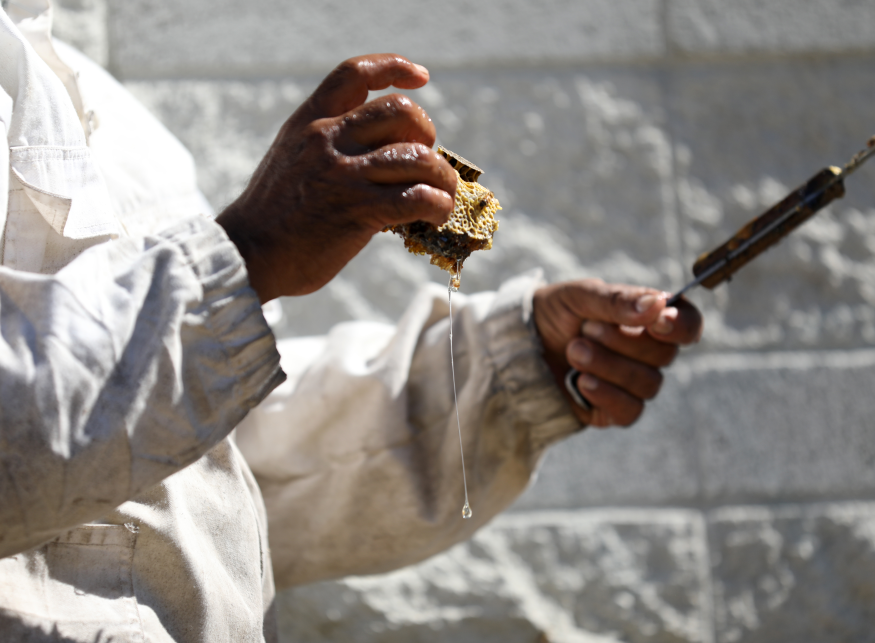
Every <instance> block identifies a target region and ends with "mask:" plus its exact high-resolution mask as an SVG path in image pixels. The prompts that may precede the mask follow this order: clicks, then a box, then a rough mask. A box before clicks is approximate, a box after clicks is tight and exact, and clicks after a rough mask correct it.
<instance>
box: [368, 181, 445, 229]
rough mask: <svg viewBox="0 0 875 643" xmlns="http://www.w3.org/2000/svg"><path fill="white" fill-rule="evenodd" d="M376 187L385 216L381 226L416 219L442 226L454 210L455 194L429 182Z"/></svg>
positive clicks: (380, 207) (380, 208)
mask: <svg viewBox="0 0 875 643" xmlns="http://www.w3.org/2000/svg"><path fill="white" fill-rule="evenodd" d="M375 188H376V189H377V190H378V194H379V200H380V203H379V204H378V206H379V207H378V208H377V210H378V211H379V212H380V214H381V216H382V217H383V218H382V219H381V220H380V221H379V227H380V228H381V229H382V228H385V227H386V226H390V225H397V224H400V223H412V222H414V221H428V222H429V223H431V224H432V225H435V226H441V225H443V224H444V223H446V222H447V219H448V218H449V216H450V214H451V213H452V212H453V195H451V194H447V193H446V192H445V191H444V190H441V189H438V188H436V187H433V186H431V185H427V184H425V183H417V184H415V185H386V186H375Z"/></svg>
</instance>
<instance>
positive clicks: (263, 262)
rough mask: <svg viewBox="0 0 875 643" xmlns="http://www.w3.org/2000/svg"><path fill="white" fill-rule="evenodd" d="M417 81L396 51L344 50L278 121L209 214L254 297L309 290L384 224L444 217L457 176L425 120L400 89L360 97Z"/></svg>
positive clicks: (423, 75) (420, 79) (415, 71)
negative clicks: (228, 197) (244, 179)
mask: <svg viewBox="0 0 875 643" xmlns="http://www.w3.org/2000/svg"><path fill="white" fill-rule="evenodd" d="M426 82H428V71H426V69H425V68H424V67H421V66H419V65H414V64H413V63H411V62H410V61H408V60H407V59H405V58H402V57H401V56H396V55H393V54H379V55H370V56H361V57H359V58H351V59H350V60H347V61H346V62H344V63H342V64H341V65H340V66H339V67H337V68H336V69H335V70H334V71H333V72H331V74H329V76H328V77H327V78H326V79H325V80H324V81H323V82H322V84H321V85H320V86H319V88H318V89H317V90H316V91H315V92H314V93H313V95H312V96H310V97H309V98H308V99H307V100H306V101H305V102H304V104H303V105H301V107H300V108H298V110H297V111H296V112H295V113H294V114H293V115H292V116H291V118H289V120H288V121H286V123H285V124H284V125H283V127H282V129H281V130H280V132H279V134H278V135H277V138H276V140H275V141H274V142H273V145H272V146H271V148H270V150H269V151H268V152H267V154H266V155H265V157H264V159H263V160H262V161H261V163H260V165H259V166H258V169H256V171H255V174H254V175H253V176H252V179H251V180H250V182H249V185H248V187H247V188H246V190H245V191H244V192H243V194H242V195H241V196H240V198H238V199H237V200H236V201H235V202H234V203H232V204H231V205H230V206H229V207H228V208H227V209H226V210H225V211H224V212H222V214H221V215H219V217H218V219H217V221H218V223H219V224H220V225H222V226H223V227H224V228H225V231H226V232H227V233H228V236H229V237H230V238H231V240H232V241H233V242H234V243H235V244H236V245H237V248H238V249H239V250H240V253H241V255H242V256H243V258H244V260H245V261H246V267H247V270H248V271H249V281H250V283H251V284H252V287H253V288H255V290H256V292H258V295H259V298H260V299H261V301H262V303H264V302H266V301H269V300H271V299H273V298H275V297H278V296H280V295H305V294H308V293H311V292H313V291H315V290H318V289H319V288H321V287H322V286H323V285H325V284H326V283H328V281H330V280H331V278H332V277H334V275H336V274H337V273H338V272H339V271H340V269H341V268H343V266H345V265H346V263H347V262H348V261H349V260H350V259H352V258H353V257H354V256H355V255H356V254H357V253H358V252H359V251H360V250H361V249H362V248H363V247H364V246H365V244H367V243H368V241H369V240H370V238H371V236H372V235H373V234H374V233H376V232H379V231H380V230H382V229H383V228H385V227H386V226H387V225H392V224H397V223H409V222H412V221H417V220H425V221H430V222H431V223H433V224H435V225H442V224H443V223H445V222H446V221H447V218H448V217H449V215H450V213H451V212H452V211H453V198H454V195H455V191H456V174H455V172H454V171H453V169H452V167H450V165H449V163H447V162H446V161H445V160H444V159H443V158H441V157H440V156H439V155H438V154H437V152H435V151H433V150H432V149H431V147H432V145H434V141H435V130H434V125H433V124H432V122H431V119H430V118H429V117H428V115H427V114H426V113H425V111H423V109H422V108H420V107H419V106H418V105H416V104H415V103H414V102H413V101H411V100H410V99H409V98H407V97H406V96H403V95H400V94H393V95H390V96H384V97H381V98H378V99H376V100H373V101H370V102H368V103H365V100H367V97H368V92H369V91H372V90H380V89H385V88H386V87H389V86H394V87H399V88H402V89H416V88H417V87H421V86H423V85H425V83H426Z"/></svg>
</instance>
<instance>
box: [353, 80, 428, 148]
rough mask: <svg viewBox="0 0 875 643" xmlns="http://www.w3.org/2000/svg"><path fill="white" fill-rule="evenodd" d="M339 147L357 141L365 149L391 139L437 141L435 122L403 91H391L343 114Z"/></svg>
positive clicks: (423, 142)
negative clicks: (391, 92)
mask: <svg viewBox="0 0 875 643" xmlns="http://www.w3.org/2000/svg"><path fill="white" fill-rule="evenodd" d="M342 123H343V126H342V130H341V135H340V137H339V139H338V145H339V148H340V149H342V148H343V146H344V144H348V143H354V144H355V145H357V146H359V147H360V148H362V150H365V149H374V148H377V147H383V146H384V145H389V144H391V143H399V142H417V143H422V144H423V145H425V146H427V147H431V146H432V145H434V141H435V129H434V123H432V121H431V119H430V118H429V117H428V114H426V113H425V110H424V109H422V108H421V107H420V106H419V105H417V104H416V103H414V102H413V101H412V100H410V99H409V98H408V97H407V96H404V95H403V94H391V95H389V96H382V97H380V98H377V99H375V100H372V101H370V102H367V103H365V104H364V105H361V106H359V107H356V108H354V109H353V110H351V111H350V112H349V113H347V114H346V115H344V117H343V121H342Z"/></svg>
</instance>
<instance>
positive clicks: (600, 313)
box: [534, 279, 702, 427]
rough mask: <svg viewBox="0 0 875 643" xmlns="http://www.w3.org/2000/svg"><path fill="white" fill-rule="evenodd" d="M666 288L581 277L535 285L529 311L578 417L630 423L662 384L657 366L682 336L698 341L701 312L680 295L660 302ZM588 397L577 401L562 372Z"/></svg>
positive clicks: (593, 422) (669, 359)
mask: <svg viewBox="0 0 875 643" xmlns="http://www.w3.org/2000/svg"><path fill="white" fill-rule="evenodd" d="M669 297H670V295H668V294H667V293H663V292H660V291H658V290H653V289H650V288H641V287H636V286H621V285H614V284H606V283H604V282H603V281H601V280H599V279H585V280H581V281H573V282H567V283H561V284H554V285H550V286H545V287H544V288H540V289H539V290H538V291H537V292H536V293H535V298H534V319H535V325H536V327H537V329H538V333H539V334H540V336H541V341H542V343H543V345H544V350H545V358H546V360H547V363H548V364H549V365H550V369H551V370H552V371H553V375H554V377H555V378H556V382H557V383H558V385H559V387H560V388H561V389H562V392H563V393H564V394H565V395H566V397H568V400H569V403H570V404H571V406H572V408H573V409H574V414H575V415H576V416H577V418H578V419H579V420H580V421H581V422H582V423H584V424H591V425H593V426H597V427H607V426H611V425H612V424H619V425H621V426H628V425H630V424H632V423H633V422H635V420H637V419H638V417H639V416H640V415H641V412H642V411H643V410H644V401H645V400H649V399H651V398H653V397H654V396H655V395H656V394H657V392H659V388H660V386H661V385H662V374H661V373H660V371H659V369H660V368H663V367H665V366H668V365H669V364H671V362H672V361H673V360H674V358H675V356H676V355H677V352H678V346H679V345H680V344H689V343H692V342H697V341H698V340H699V338H700V337H701V335H702V316H701V314H700V313H699V311H698V310H697V309H696V308H695V307H694V306H693V305H692V304H690V303H689V302H687V301H686V300H681V301H680V302H679V303H678V304H677V306H676V307H674V306H673V307H670V308H666V306H665V303H666V300H667V299H668V298H669ZM570 368H576V369H577V370H578V371H580V372H581V373H582V375H581V376H580V377H579V378H578V381H577V384H578V388H579V390H580V392H581V393H582V394H583V396H584V397H585V398H586V399H587V400H589V401H590V402H591V403H592V405H593V410H592V411H587V410H585V409H582V408H580V407H579V406H578V405H577V404H575V403H574V402H573V401H572V400H571V396H569V395H568V393H567V392H566V391H565V383H564V380H565V374H566V373H567V372H568V369H570Z"/></svg>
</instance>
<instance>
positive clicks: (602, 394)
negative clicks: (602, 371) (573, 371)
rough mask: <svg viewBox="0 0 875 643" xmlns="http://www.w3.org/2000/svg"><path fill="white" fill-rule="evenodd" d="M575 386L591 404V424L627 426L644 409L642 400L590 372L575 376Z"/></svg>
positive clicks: (598, 425) (597, 425)
mask: <svg viewBox="0 0 875 643" xmlns="http://www.w3.org/2000/svg"><path fill="white" fill-rule="evenodd" d="M577 387H578V390H580V393H581V394H582V395H583V396H584V397H585V398H586V399H588V400H589V401H590V402H591V403H592V405H593V410H592V411H591V412H590V414H589V415H590V420H589V424H591V425H592V426H596V427H608V426H612V425H614V424H617V425H619V426H629V425H631V424H632V423H634V422H635V420H637V419H638V418H639V417H640V416H641V413H642V412H643V411H644V401H643V400H641V399H640V398H637V397H635V396H634V395H630V394H629V393H628V392H626V391H624V390H622V389H621V388H619V387H617V386H614V385H613V384H611V383H610V382H606V381H604V380H602V379H600V378H598V377H596V376H595V375H593V374H591V373H582V374H581V375H580V377H578V378H577Z"/></svg>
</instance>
